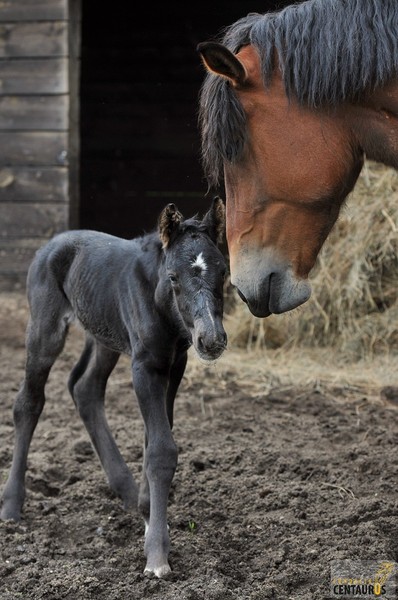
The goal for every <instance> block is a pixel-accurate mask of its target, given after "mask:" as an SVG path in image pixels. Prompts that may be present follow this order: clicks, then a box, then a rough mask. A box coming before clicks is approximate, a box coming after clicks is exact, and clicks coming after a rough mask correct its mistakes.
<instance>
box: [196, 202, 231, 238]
mask: <svg viewBox="0 0 398 600" xmlns="http://www.w3.org/2000/svg"><path fill="white" fill-rule="evenodd" d="M202 223H203V224H204V225H205V226H206V229H207V231H208V232H209V235H210V237H211V239H212V240H213V241H214V242H215V243H216V244H219V245H221V244H222V243H223V241H224V234H225V206H224V202H223V201H222V200H221V198H219V197H218V196H216V197H215V198H214V200H213V203H212V205H211V207H210V209H209V210H208V212H207V213H206V214H205V216H204V217H203V221H202Z"/></svg>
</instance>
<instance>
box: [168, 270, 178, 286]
mask: <svg viewBox="0 0 398 600" xmlns="http://www.w3.org/2000/svg"><path fill="white" fill-rule="evenodd" d="M169 279H170V281H171V283H172V284H173V285H175V284H176V283H178V277H177V275H176V274H175V273H169Z"/></svg>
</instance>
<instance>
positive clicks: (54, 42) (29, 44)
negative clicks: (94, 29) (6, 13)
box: [0, 21, 68, 58]
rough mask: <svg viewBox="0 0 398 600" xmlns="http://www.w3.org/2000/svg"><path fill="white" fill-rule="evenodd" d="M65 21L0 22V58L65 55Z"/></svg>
mask: <svg viewBox="0 0 398 600" xmlns="http://www.w3.org/2000/svg"><path fill="white" fill-rule="evenodd" d="M67 54H68V27H67V22H65V21H53V22H49V23H7V24H0V58H20V57H28V56H30V57H34V56H43V57H49V56H54V57H55V56H66V55H67Z"/></svg>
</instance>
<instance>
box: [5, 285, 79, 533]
mask: <svg viewBox="0 0 398 600" xmlns="http://www.w3.org/2000/svg"><path fill="white" fill-rule="evenodd" d="M45 291H46V292H47V293H48V294H49V298H48V299H47V301H45V300H44V297H43V296H42V295H41V294H40V293H37V295H36V296H35V298H33V301H32V303H31V318H30V322H29V326H28V332H27V341H26V369H25V378H24V380H23V382H22V385H21V388H20V390H19V392H18V395H17V397H16V400H15V404H14V410H13V416H14V425H15V445H14V453H13V459H12V465H11V470H10V473H9V477H8V480H7V483H6V486H5V488H4V491H3V497H2V499H3V505H2V509H1V513H0V518H1V519H3V520H5V519H14V520H15V521H19V519H20V517H21V510H22V505H23V502H24V499H25V471H26V464H27V458H28V451H29V446H30V442H31V439H32V436H33V432H34V430H35V428H36V425H37V422H38V420H39V417H40V414H41V412H42V410H43V406H44V402H45V396H44V386H45V384H46V381H47V378H48V375H49V372H50V369H51V367H52V365H53V364H54V361H55V359H56V358H57V356H58V355H59V354H60V352H61V350H62V348H63V346H64V342H65V337H66V333H67V329H68V319H67V313H68V309H69V305H67V303H66V302H65V300H64V298H63V297H61V296H59V297H57V292H54V290H53V292H54V293H53V294H52V297H51V293H50V290H45Z"/></svg>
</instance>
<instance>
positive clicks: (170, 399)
mask: <svg viewBox="0 0 398 600" xmlns="http://www.w3.org/2000/svg"><path fill="white" fill-rule="evenodd" d="M187 358H188V355H187V353H186V351H184V352H183V353H182V354H179V355H178V357H177V359H176V360H175V361H174V364H173V366H172V367H171V370H170V378H169V385H168V388H167V396H166V412H167V418H168V420H169V424H170V428H171V429H173V417H174V400H175V397H176V395H177V391H178V388H179V386H180V383H181V379H182V377H183V375H184V372H185V367H186V365H187ZM147 445H148V438H147V435H146V434H145V442H144V462H143V469H142V482H141V485H140V494H139V500H138V506H139V509H140V511H141V513H142V515H143V517H144V519H145V531H147V530H148V523H149V514H150V497H149V483H148V478H147V476H146V469H147V461H146V448H147Z"/></svg>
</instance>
